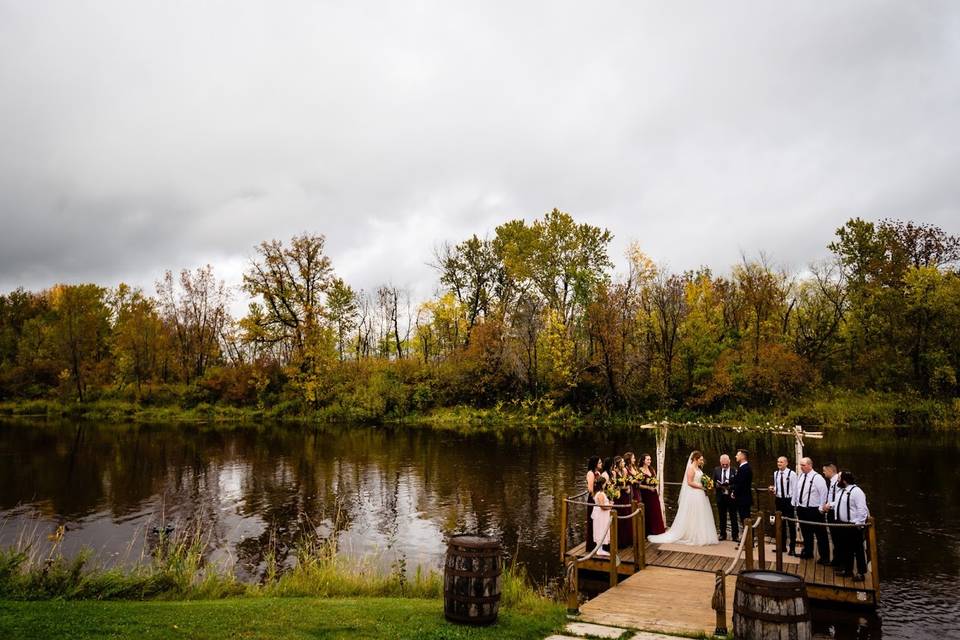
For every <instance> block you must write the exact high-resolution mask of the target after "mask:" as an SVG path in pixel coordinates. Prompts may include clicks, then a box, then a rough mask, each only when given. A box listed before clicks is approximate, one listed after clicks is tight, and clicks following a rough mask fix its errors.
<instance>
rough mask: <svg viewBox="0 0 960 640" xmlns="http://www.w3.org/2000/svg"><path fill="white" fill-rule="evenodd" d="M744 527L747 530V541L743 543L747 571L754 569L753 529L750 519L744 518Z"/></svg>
mask: <svg viewBox="0 0 960 640" xmlns="http://www.w3.org/2000/svg"><path fill="white" fill-rule="evenodd" d="M743 526H744V527H745V528H746V531H747V536H746V538H747V539H746V540H744V541H743V546H744V547H746V549H744V550H743V551H744V553H745V554H746V555H744V556H743V560H744V563H745V564H746V567H747V571H750V570H751V569H753V527H751V526H750V518H744V520H743Z"/></svg>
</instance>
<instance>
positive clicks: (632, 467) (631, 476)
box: [623, 451, 641, 502]
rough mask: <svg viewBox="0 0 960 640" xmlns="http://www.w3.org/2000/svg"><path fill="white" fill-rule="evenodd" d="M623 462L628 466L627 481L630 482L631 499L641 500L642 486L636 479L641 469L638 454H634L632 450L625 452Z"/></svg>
mask: <svg viewBox="0 0 960 640" xmlns="http://www.w3.org/2000/svg"><path fill="white" fill-rule="evenodd" d="M623 464H624V465H625V466H626V467H627V482H629V483H630V499H631V500H633V501H634V502H639V501H640V500H641V497H640V487H639V483H637V482H636V481H635V478H636V477H637V474H638V473H640V469H638V468H637V456H635V455H633V453H632V452H630V451H628V452H626V453H625V454H623Z"/></svg>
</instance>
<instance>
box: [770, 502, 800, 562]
mask: <svg viewBox="0 0 960 640" xmlns="http://www.w3.org/2000/svg"><path fill="white" fill-rule="evenodd" d="M774 501H775V502H776V504H777V511H779V512H780V515H781V516H783V517H784V518H796V517H797V516H796V515H795V513H796V512H795V511H794V509H793V503H791V502H790V498H776V499H775V500H774ZM780 528H781V530H782V531H783V533H782V534H781V536H780V539H781V540H783V544H784V545H786V544H787V543H788V542H789V544H790V546H789V547H786V548H788V549H790V553H793V552H794V551H796V549H797V523H796V522H787V521H786V520H783V521H781V522H780Z"/></svg>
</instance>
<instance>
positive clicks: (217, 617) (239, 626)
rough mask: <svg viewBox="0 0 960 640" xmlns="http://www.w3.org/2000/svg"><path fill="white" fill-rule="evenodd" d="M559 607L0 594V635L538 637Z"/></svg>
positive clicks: (555, 623) (552, 627)
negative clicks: (453, 619) (467, 614)
mask: <svg viewBox="0 0 960 640" xmlns="http://www.w3.org/2000/svg"><path fill="white" fill-rule="evenodd" d="M563 622H564V612H563V608H562V607H561V606H560V605H558V604H553V603H546V602H544V603H541V604H539V605H538V606H537V607H535V608H533V609H519V610H518V609H502V610H501V612H500V618H499V620H498V622H497V623H496V624H495V625H493V626H490V627H480V628H474V627H466V626H460V625H454V624H451V623H448V622H446V621H445V620H444V618H443V602H442V601H441V600H437V599H405V598H336V599H321V598H238V599H226V600H193V601H181V602H158V601H153V602H131V601H122V602H97V601H61V600H53V601H44V602H11V601H0V637H2V638H9V639H13V638H77V639H86V638H90V639H93V638H138V639H151V638H278V639H284V638H349V639H350V640H358V639H362V638H371V639H372V638H419V639H424V640H427V639H431V638H437V639H439V638H451V639H455V638H504V639H510V638H516V639H520V638H531V639H533V638H537V639H540V638H544V637H546V636H548V635H550V634H551V633H552V632H554V631H556V630H557V629H559V628H560V626H562V624H563Z"/></svg>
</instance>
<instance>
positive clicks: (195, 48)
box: [0, 0, 960, 295]
mask: <svg viewBox="0 0 960 640" xmlns="http://www.w3.org/2000/svg"><path fill="white" fill-rule="evenodd" d="M958 114H960V2H951V1H944V2H926V1H922V0H911V1H909V2H902V1H900V2H877V1H873V2H855V1H844V2H826V1H824V2H791V3H782V2H778V3H773V2H716V1H709V2H703V3H692V2H669V3H665V2H657V3H654V2H649V3H641V2H636V1H631V2H570V3H567V2H557V1H555V0H554V1H551V2H546V3H534V2H516V1H513V2H503V3H501V2H491V1H489V0H486V1H483V2H476V1H473V2H463V3H460V2H453V1H451V0H441V1H438V2H415V3H414V2H379V3H368V2H358V1H356V0H351V1H350V2H340V3H324V2H284V1H274V2H262V3H253V2H242V1H240V0H231V1H229V2H222V3H218V2H197V1H195V0H190V1H188V2H182V3H178V2H171V1H170V0H163V1H161V2H155V3H153V2H151V3H148V2H135V1H132V0H121V1H118V2H81V1H78V0H69V1H65V2H53V1H45V0H36V1H31V2H23V1H21V0H0V222H2V227H0V291H8V290H10V289H12V288H14V287H16V286H18V285H24V286H26V287H28V288H43V287H47V286H49V285H51V284H53V283H55V282H60V281H63V282H80V281H94V282H98V283H101V284H104V285H114V284H116V283H117V282H119V281H121V280H123V281H127V282H131V283H134V284H139V285H142V286H144V287H145V288H147V289H148V290H149V291H151V292H152V291H153V282H154V281H155V280H156V279H157V278H158V277H159V276H160V275H161V274H162V273H163V271H164V270H165V269H168V268H170V269H174V270H177V269H180V268H183V267H195V266H198V265H200V264H204V263H207V262H209V263H212V264H213V265H214V267H215V268H216V270H217V272H218V274H219V275H220V276H221V277H223V278H225V279H226V280H227V282H228V283H229V284H236V283H238V282H239V281H240V275H241V273H242V271H243V268H244V264H245V262H246V261H247V260H249V258H250V256H251V255H252V254H253V247H254V245H256V244H257V243H258V242H260V241H261V240H265V239H271V238H277V239H287V238H289V237H290V236H291V235H293V234H296V233H300V232H303V231H308V232H313V233H323V234H325V235H326V237H327V243H328V250H329V254H330V255H331V257H332V259H333V262H334V267H335V269H336V270H337V271H338V273H339V274H340V275H342V276H343V277H345V278H346V279H347V280H348V281H349V282H351V283H352V284H353V285H354V286H356V287H364V288H371V287H375V286H376V285H377V284H379V283H381V282H384V281H388V280H389V281H392V282H393V283H395V284H398V285H401V286H409V287H411V288H412V289H413V291H414V293H415V295H428V294H430V293H431V291H432V290H433V288H434V286H435V284H436V275H435V273H433V271H432V270H431V269H430V268H429V267H428V266H427V263H428V262H429V261H430V257H431V254H432V251H433V248H434V247H435V246H437V245H438V244H439V243H440V242H442V241H444V240H450V241H458V240H461V239H463V238H465V237H467V236H469V235H470V234H472V233H477V234H481V235H482V234H485V233H489V232H492V230H493V228H494V227H495V226H496V225H497V224H499V223H501V222H503V221H505V220H508V219H512V218H517V217H525V218H527V219H528V220H529V219H532V218H534V217H537V216H539V215H542V214H543V213H544V212H546V211H549V210H550V209H552V208H553V207H558V208H560V209H562V210H564V211H568V212H570V213H571V214H573V215H574V216H575V217H576V218H578V219H579V220H582V221H588V222H591V223H593V224H597V225H601V226H605V227H607V228H609V229H610V230H611V231H612V232H613V233H614V235H615V240H614V243H613V247H612V253H613V254H614V256H615V257H616V258H618V259H620V257H621V256H622V253H623V249H624V247H625V246H626V244H627V243H628V242H629V241H631V240H636V241H638V242H639V243H640V245H641V246H642V247H643V248H644V249H645V250H646V251H647V253H649V254H650V255H651V256H653V257H654V258H655V259H657V260H658V261H662V262H665V263H667V264H668V265H669V266H670V267H672V268H674V269H685V268H692V267H696V266H698V265H701V264H706V265H709V266H712V267H714V268H715V269H718V270H723V269H726V268H727V267H728V266H729V265H730V264H731V263H733V262H735V261H736V260H737V259H738V257H739V256H740V254H741V253H746V254H751V255H752V254H756V253H757V252H758V251H760V250H764V251H766V252H768V253H769V254H770V255H771V256H772V257H773V259H774V261H775V262H776V263H777V264H779V265H781V266H784V267H787V268H792V269H802V268H803V267H804V265H805V264H806V263H807V262H809V261H810V260H811V259H815V258H819V257H822V256H824V255H825V253H826V250H825V248H824V247H825V245H826V243H827V242H829V240H830V238H831V236H832V234H833V231H834V229H835V228H836V227H837V226H839V225H841V224H842V223H843V222H844V221H845V220H846V219H847V218H849V217H852V216H861V217H866V218H871V219H877V218H881V217H887V216H893V217H901V218H910V219H913V220H917V221H925V222H931V223H936V224H939V225H941V226H943V227H944V228H945V229H947V230H948V231H950V232H952V233H960V171H958V170H960V115H958Z"/></svg>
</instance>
